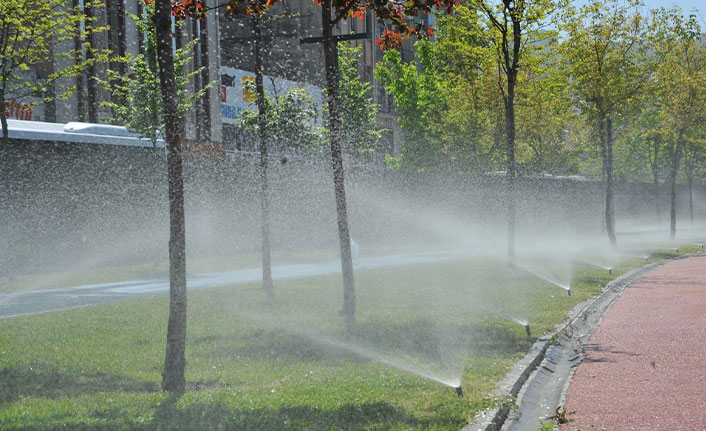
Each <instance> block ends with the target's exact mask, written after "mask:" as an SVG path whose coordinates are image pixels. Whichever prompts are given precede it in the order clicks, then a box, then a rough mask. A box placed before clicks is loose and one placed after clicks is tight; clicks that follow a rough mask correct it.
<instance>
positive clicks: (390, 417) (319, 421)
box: [152, 398, 455, 431]
mask: <svg viewBox="0 0 706 431" xmlns="http://www.w3.org/2000/svg"><path fill="white" fill-rule="evenodd" d="M179 404H180V403H177V402H176V399H175V398H170V399H168V400H166V401H165V402H164V403H162V404H161V405H160V406H159V407H158V408H157V411H156V413H155V418H154V422H153V423H152V426H153V428H157V429H180V430H204V429H219V430H238V431H246V430H257V431H259V430H262V431H269V430H280V431H281V430H312V431H316V430H322V431H323V430H349V431H358V430H367V429H371V427H372V428H374V429H378V430H387V429H393V428H395V429H427V428H428V427H429V426H436V425H442V424H446V425H455V423H454V422H453V420H452V419H451V418H448V417H442V416H441V415H439V416H438V417H436V416H434V417H431V418H425V419H418V418H416V417H414V416H411V415H408V414H407V413H406V412H405V411H404V410H403V409H401V408H399V407H395V406H392V405H390V404H388V403H386V402H370V403H361V404H344V405H341V406H339V407H336V408H334V409H321V408H318V407H316V406H286V405H285V406H281V407H279V408H256V409H231V408H229V407H228V406H227V405H224V404H193V405H189V406H186V407H184V406H180V405H179Z"/></svg>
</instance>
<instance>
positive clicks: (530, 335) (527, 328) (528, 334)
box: [525, 323, 532, 338]
mask: <svg viewBox="0 0 706 431" xmlns="http://www.w3.org/2000/svg"><path fill="white" fill-rule="evenodd" d="M525 332H527V338H532V331H530V326H529V323H528V324H526V325H525Z"/></svg>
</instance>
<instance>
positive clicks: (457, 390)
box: [456, 386, 463, 398]
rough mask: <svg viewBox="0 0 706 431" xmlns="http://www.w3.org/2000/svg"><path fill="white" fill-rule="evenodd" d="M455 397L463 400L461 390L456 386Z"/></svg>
mask: <svg viewBox="0 0 706 431" xmlns="http://www.w3.org/2000/svg"><path fill="white" fill-rule="evenodd" d="M456 395H458V397H459V398H463V389H461V387H460V386H456Z"/></svg>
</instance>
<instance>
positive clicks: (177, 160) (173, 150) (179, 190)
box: [150, 0, 186, 393]
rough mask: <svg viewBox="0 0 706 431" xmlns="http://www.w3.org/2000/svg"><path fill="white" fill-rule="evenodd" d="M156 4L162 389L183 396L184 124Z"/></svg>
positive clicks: (164, 6) (165, 25)
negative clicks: (163, 274)
mask: <svg viewBox="0 0 706 431" xmlns="http://www.w3.org/2000/svg"><path fill="white" fill-rule="evenodd" d="M152 1H154V3H155V9H154V14H153V15H152V21H153V22H154V26H155V35H156V42H157V59H158V62H159V82H160V87H161V93H162V105H163V106H164V121H165V137H166V144H167V172H168V173H167V175H168V184H169V321H168V324H167V349H166V354H165V360H164V371H163V372H162V388H163V389H164V390H166V391H169V392H172V393H181V392H183V391H184V390H185V388H186V377H185V375H184V372H185V368H186V229H185V220H184V174H183V149H182V142H181V136H183V133H182V131H183V122H182V119H181V115H180V114H179V103H178V101H177V84H176V78H175V72H174V57H173V48H172V9H171V6H172V5H171V3H170V0H150V2H152Z"/></svg>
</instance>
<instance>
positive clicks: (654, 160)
mask: <svg viewBox="0 0 706 431" xmlns="http://www.w3.org/2000/svg"><path fill="white" fill-rule="evenodd" d="M659 147H660V140H659V139H655V142H654V149H653V151H654V156H653V158H652V182H653V184H654V193H655V217H656V218H655V220H657V222H659V218H660V216H659V177H658V176H657V171H658V168H659V165H657V157H658V156H659Z"/></svg>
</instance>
